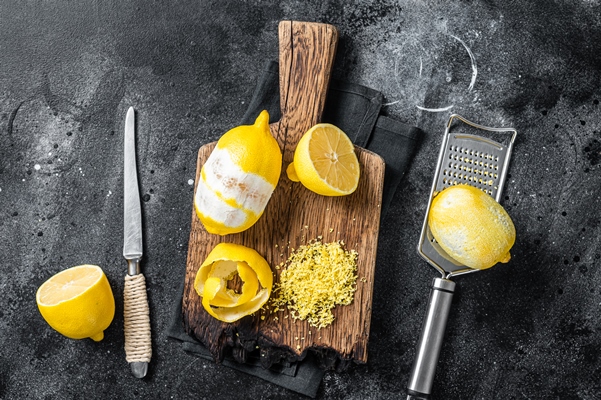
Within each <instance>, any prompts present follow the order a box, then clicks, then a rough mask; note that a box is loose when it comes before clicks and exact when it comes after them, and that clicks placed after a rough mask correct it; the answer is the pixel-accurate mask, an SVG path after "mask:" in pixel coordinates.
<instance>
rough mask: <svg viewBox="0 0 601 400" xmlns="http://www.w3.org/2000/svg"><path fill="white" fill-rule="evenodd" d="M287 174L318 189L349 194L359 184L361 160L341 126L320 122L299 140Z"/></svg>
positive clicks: (295, 180)
mask: <svg viewBox="0 0 601 400" xmlns="http://www.w3.org/2000/svg"><path fill="white" fill-rule="evenodd" d="M286 174H287V175H288V179H290V180H291V181H294V182H298V181H300V182H301V183H302V184H303V185H304V186H305V187H306V188H307V189H309V190H311V191H313V192H315V193H318V194H321V195H324V196H345V195H348V194H351V193H353V192H354V191H355V190H356V189H357V185H358V184H359V176H360V170H359V160H357V155H356V154H355V147H354V145H353V142H351V140H350V139H349V137H348V136H347V135H346V134H345V133H344V132H343V131H342V130H341V129H340V128H338V127H336V126H334V125H332V124H317V125H315V126H313V127H312V128H311V129H309V130H308V131H307V133H305V134H304V135H303V137H302V138H301V139H300V141H299V142H298V145H297V146H296V150H295V151H294V161H293V162H292V163H291V164H290V165H288V168H286Z"/></svg>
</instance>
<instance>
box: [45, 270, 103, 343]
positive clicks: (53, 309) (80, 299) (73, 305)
mask: <svg viewBox="0 0 601 400" xmlns="http://www.w3.org/2000/svg"><path fill="white" fill-rule="evenodd" d="M36 302H37V305H38V309H39V310H40V313H41V314H42V317H44V319H45V320H46V322H48V324H49V325H50V326H51V327H52V328H53V329H55V330H56V331H57V332H59V333H61V334H63V335H65V336H67V337H69V338H71V339H84V338H91V339H93V340H94V341H100V340H102V339H103V338H104V330H105V329H106V328H108V327H109V325H110V324H111V322H112V320H113V317H114V316H115V299H114V297H113V291H112V290H111V286H110V285H109V281H108V279H107V278H106V275H105V274H104V272H103V271H102V269H101V268H100V267H98V266H96V265H79V266H76V267H72V268H68V269H66V270H64V271H61V272H59V273H57V274H56V275H54V276H52V277H51V278H50V279H48V280H47V281H46V282H44V283H43V284H42V285H41V286H40V287H39V288H38V291H37V293H36Z"/></svg>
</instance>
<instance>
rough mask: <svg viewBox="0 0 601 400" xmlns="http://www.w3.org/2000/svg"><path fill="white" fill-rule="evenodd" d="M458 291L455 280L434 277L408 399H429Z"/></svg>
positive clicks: (410, 381) (410, 378)
mask: <svg viewBox="0 0 601 400" xmlns="http://www.w3.org/2000/svg"><path fill="white" fill-rule="evenodd" d="M454 292H455V282H453V281H450V280H448V279H443V278H435V279H434V282H433V284H432V290H431V291H430V301H429V302H428V312H427V314H426V318H425V319H424V323H423V326H422V333H421V336H420V338H419V341H418V344H417V354H416V356H415V360H414V362H413V368H412V370H411V375H410V377H409V384H408V385H407V389H408V392H407V393H408V397H407V400H413V399H427V398H428V397H429V395H430V391H431V389H432V383H433V382H434V373H435V372H436V364H437V363H438V355H439V354H440V348H441V347H442V341H443V338H444V332H445V329H446V326H447V320H448V317H449V311H450V309H451V301H452V300H453V293H454Z"/></svg>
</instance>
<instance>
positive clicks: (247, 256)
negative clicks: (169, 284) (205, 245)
mask: <svg viewBox="0 0 601 400" xmlns="http://www.w3.org/2000/svg"><path fill="white" fill-rule="evenodd" d="M235 278H238V279H239V280H240V281H242V288H241V289H240V290H236V289H234V288H231V287H229V286H230V283H231V282H232V281H233V280H234V279H235ZM231 286H233V285H231ZM272 286H273V274H272V271H271V268H270V267H269V264H268V263H267V261H266V260H265V259H264V258H263V257H262V256H261V255H260V254H259V253H257V251H256V250H254V249H251V248H249V247H246V246H243V245H240V244H234V243H219V244H217V245H216V246H215V247H214V248H213V250H211V252H210V253H209V255H208V256H207V258H206V260H205V261H204V262H203V263H202V265H201V266H200V268H199V269H198V272H197V273H196V278H195V280H194V289H195V290H196V293H198V295H199V296H201V297H202V306H203V308H204V309H205V310H206V311H207V312H208V313H209V314H210V315H212V316H213V317H215V318H217V319H218V320H220V321H223V322H235V321H237V320H239V319H240V318H242V317H244V316H246V315H250V314H252V313H254V312H256V311H258V310H259V309H260V308H261V307H262V306H263V305H264V304H265V303H266V302H267V300H268V299H269V296H270V295H271V289H272Z"/></svg>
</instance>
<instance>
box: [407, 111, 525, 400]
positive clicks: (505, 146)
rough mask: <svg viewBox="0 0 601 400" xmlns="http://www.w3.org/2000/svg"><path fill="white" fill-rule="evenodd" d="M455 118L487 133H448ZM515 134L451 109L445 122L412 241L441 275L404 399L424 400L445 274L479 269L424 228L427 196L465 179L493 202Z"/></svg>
mask: <svg viewBox="0 0 601 400" xmlns="http://www.w3.org/2000/svg"><path fill="white" fill-rule="evenodd" d="M455 120H458V121H459V122H462V123H463V124H464V125H463V127H464V128H465V125H467V127H469V128H470V129H471V130H476V131H477V132H478V133H481V132H482V131H484V132H487V136H486V137H484V136H479V135H476V134H472V133H463V132H456V133H452V132H451V129H454V128H456V126H455V125H454V122H455ZM493 135H500V136H501V139H502V140H500V141H495V140H493V139H492V138H491V136H493ZM516 135H517V132H516V130H515V129H513V128H490V127H486V126H482V125H478V124H476V123H473V122H470V121H468V120H466V119H465V118H463V117H461V116H459V115H457V114H453V115H451V117H450V118H449V121H448V122H447V126H446V129H445V133H444V136H443V139H442V144H441V146H440V152H439V154H438V165H437V168H436V171H435V173H434V181H433V183H432V188H431V190H430V196H429V198H428V205H427V208H426V215H425V218H424V223H423V225H422V231H421V235H420V240H419V244H418V246H417V250H418V252H419V254H420V255H421V256H422V257H423V258H424V259H425V260H426V261H428V263H429V264H430V265H432V266H433V267H434V268H436V269H437V270H438V272H440V273H441V275H442V277H441V278H435V279H434V282H433V286H432V291H431V293H430V301H429V304H428V312H427V314H426V318H425V320H424V325H423V327H422V333H421V336H420V338H419V342H418V347H417V354H416V358H415V361H414V364H413V369H412V371H411V376H410V378H409V384H408V393H409V396H408V399H424V398H427V397H428V396H429V394H430V390H431V388H432V383H433V381H434V373H435V370H436V364H437V363H438V355H439V353H440V348H441V346H442V339H443V336H444V330H445V327H446V323H447V319H448V314H449V310H450V306H451V300H452V298H453V293H454V290H455V283H454V282H453V281H451V280H450V278H451V277H453V276H458V275H462V274H468V273H471V272H476V271H479V270H477V269H472V268H469V267H466V266H465V265H462V264H461V263H459V262H457V261H455V260H453V259H452V258H451V257H450V256H449V255H448V254H447V253H446V252H445V251H444V250H443V249H442V248H441V247H440V245H439V244H438V243H437V242H436V240H435V239H434V237H433V236H432V233H431V232H430V228H429V227H428V214H429V211H430V206H431V204H432V199H433V198H434V196H435V195H436V194H437V193H438V192H440V191H441V190H443V189H444V188H446V187H449V186H453V185H457V184H468V185H472V186H475V187H477V188H479V189H481V190H483V191H484V192H486V193H488V194H489V195H491V196H492V197H493V198H494V199H495V200H496V201H497V202H499V200H500V199H501V194H502V190H503V185H504V183H505V178H506V177H507V170H508V167H509V159H510V157H511V151H512V149H513V144H514V142H515V137H516ZM495 139H496V138H495ZM497 140H499V139H497Z"/></svg>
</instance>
